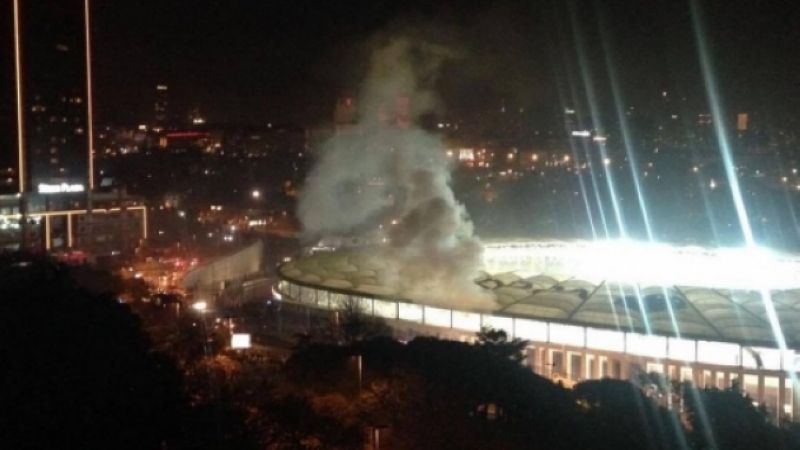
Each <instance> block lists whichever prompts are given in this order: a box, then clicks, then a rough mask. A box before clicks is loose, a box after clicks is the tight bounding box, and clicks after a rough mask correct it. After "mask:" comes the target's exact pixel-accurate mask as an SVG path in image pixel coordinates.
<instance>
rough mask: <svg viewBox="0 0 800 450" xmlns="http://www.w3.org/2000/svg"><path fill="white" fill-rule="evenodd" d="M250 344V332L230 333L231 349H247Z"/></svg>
mask: <svg viewBox="0 0 800 450" xmlns="http://www.w3.org/2000/svg"><path fill="white" fill-rule="evenodd" d="M250 346H251V343H250V333H233V334H232V335H231V348H232V349H236V350H239V349H248V348H250Z"/></svg>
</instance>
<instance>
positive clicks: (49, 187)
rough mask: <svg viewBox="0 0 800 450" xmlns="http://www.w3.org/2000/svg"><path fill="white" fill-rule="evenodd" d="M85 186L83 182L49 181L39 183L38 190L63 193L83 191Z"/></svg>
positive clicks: (41, 192) (43, 192) (47, 192)
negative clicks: (53, 182) (51, 182)
mask: <svg viewBox="0 0 800 450" xmlns="http://www.w3.org/2000/svg"><path fill="white" fill-rule="evenodd" d="M83 190H84V188H83V185H82V184H77V183H74V184H67V183H59V184H48V183H39V185H38V186H37V191H38V192H39V193H40V194H62V193H68V192H83Z"/></svg>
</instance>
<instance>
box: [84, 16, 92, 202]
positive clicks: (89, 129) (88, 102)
mask: <svg viewBox="0 0 800 450" xmlns="http://www.w3.org/2000/svg"><path fill="white" fill-rule="evenodd" d="M83 14H84V27H85V33H84V34H85V35H86V131H87V133H88V136H89V139H88V145H89V149H88V152H89V155H88V156H89V158H88V160H89V162H88V165H89V167H88V169H87V170H88V171H89V174H88V175H89V191H90V192H91V191H93V190H94V124H93V120H94V119H93V111H92V104H93V99H92V34H91V32H90V23H91V22H90V16H89V0H84V1H83Z"/></svg>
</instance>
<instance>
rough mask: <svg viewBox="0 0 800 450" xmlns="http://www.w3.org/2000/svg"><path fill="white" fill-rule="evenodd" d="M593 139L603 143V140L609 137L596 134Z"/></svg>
mask: <svg viewBox="0 0 800 450" xmlns="http://www.w3.org/2000/svg"><path fill="white" fill-rule="evenodd" d="M592 140H593V141H595V142H599V143H603V142H606V141H607V140H608V138H607V137H605V136H595V137H593V138H592Z"/></svg>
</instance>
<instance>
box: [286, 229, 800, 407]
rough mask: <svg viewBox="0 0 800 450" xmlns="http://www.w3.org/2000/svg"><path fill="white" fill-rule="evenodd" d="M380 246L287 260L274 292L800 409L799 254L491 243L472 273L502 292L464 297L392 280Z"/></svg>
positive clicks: (409, 329)
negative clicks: (478, 301) (507, 339)
mask: <svg viewBox="0 0 800 450" xmlns="http://www.w3.org/2000/svg"><path fill="white" fill-rule="evenodd" d="M373 250H375V249H370V248H369V247H364V248H357V249H347V250H337V251H332V252H318V253H315V254H313V255H310V256H306V257H302V258H299V259H297V260H294V261H290V262H287V263H285V264H283V265H282V266H281V267H280V268H279V273H280V277H281V281H280V283H279V284H278V285H277V286H276V288H275V294H276V297H279V298H280V299H282V300H283V301H288V302H294V303H299V304H303V305H306V306H308V307H312V308H321V309H329V310H335V309H337V308H339V307H340V306H341V304H342V302H343V301H346V300H350V301H353V300H354V301H357V302H358V303H359V304H360V305H361V308H362V309H363V310H364V312H365V313H366V314H371V315H374V316H376V317H381V318H384V319H386V320H387V322H388V323H389V324H390V325H392V327H393V329H394V330H395V331H396V333H397V334H398V336H399V337H404V338H410V337H413V336H414V335H418V334H426V335H436V336H440V337H443V338H449V339H460V340H471V339H474V337H475V332H476V331H479V330H480V329H481V327H485V326H488V327H492V328H496V329H503V330H505V331H506V332H507V333H508V334H509V335H510V336H512V337H515V338H521V339H525V340H528V341H529V343H530V344H529V346H528V357H527V362H528V364H529V365H530V367H531V368H532V369H533V370H534V371H536V372H537V373H539V374H540V375H543V376H546V377H549V378H551V379H553V380H558V381H562V382H563V383H564V384H565V385H571V384H573V383H575V382H578V381H581V380H585V379H594V378H603V377H611V378H621V379H631V378H634V377H637V376H638V374H641V373H642V372H646V373H651V372H656V373H660V374H663V375H664V376H666V377H667V378H669V379H671V380H680V381H691V382H693V383H694V384H695V385H697V386H708V387H711V386H715V387H719V388H725V387H729V386H731V385H733V384H737V385H738V386H740V387H741V388H742V389H743V390H744V391H745V392H746V393H747V394H748V395H749V396H750V397H751V398H752V399H753V400H754V402H757V403H759V404H763V405H764V406H765V407H766V408H767V410H768V411H769V412H770V413H771V414H772V415H773V416H776V417H784V418H787V419H793V420H800V401H799V400H800V399H798V394H800V386H799V385H798V384H797V380H796V376H795V374H796V372H797V371H798V370H800V353H798V351H800V258H796V257H793V256H790V255H781V254H776V253H773V252H770V251H767V250H764V249H717V250H710V249H702V248H696V247H672V246H667V245H663V244H648V243H635V242H629V241H602V242H530V241H512V242H495V243H487V244H485V249H484V256H483V262H484V270H485V271H484V272H482V273H480V274H479V275H478V276H477V278H476V280H475V282H476V283H477V284H478V285H479V286H480V287H482V288H483V290H485V291H486V292H487V293H490V294H491V295H490V296H489V297H490V298H491V299H490V300H489V301H488V302H487V304H486V307H485V308H479V309H475V308H473V309H465V308H459V305H458V302H447V301H437V300H436V299H431V298H425V299H422V298H412V297H411V296H409V295H406V294H407V293H404V292H398V290H397V288H395V287H393V286H392V285H390V284H388V283H386V284H384V283H382V281H383V280H386V279H391V277H388V276H387V275H388V274H387V271H388V270H389V269H388V267H389V266H390V265H389V264H388V262H387V261H385V260H383V256H382V255H383V253H382V252H380V251H373ZM767 305H772V306H773V307H774V311H775V312H777V317H778V322H779V326H773V325H771V323H773V324H774V322H771V321H770V320H769V311H768V306H767ZM777 333H780V334H781V335H782V336H784V337H785V345H783V344H782V342H781V340H780V339H776V336H777ZM781 347H783V348H781Z"/></svg>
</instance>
